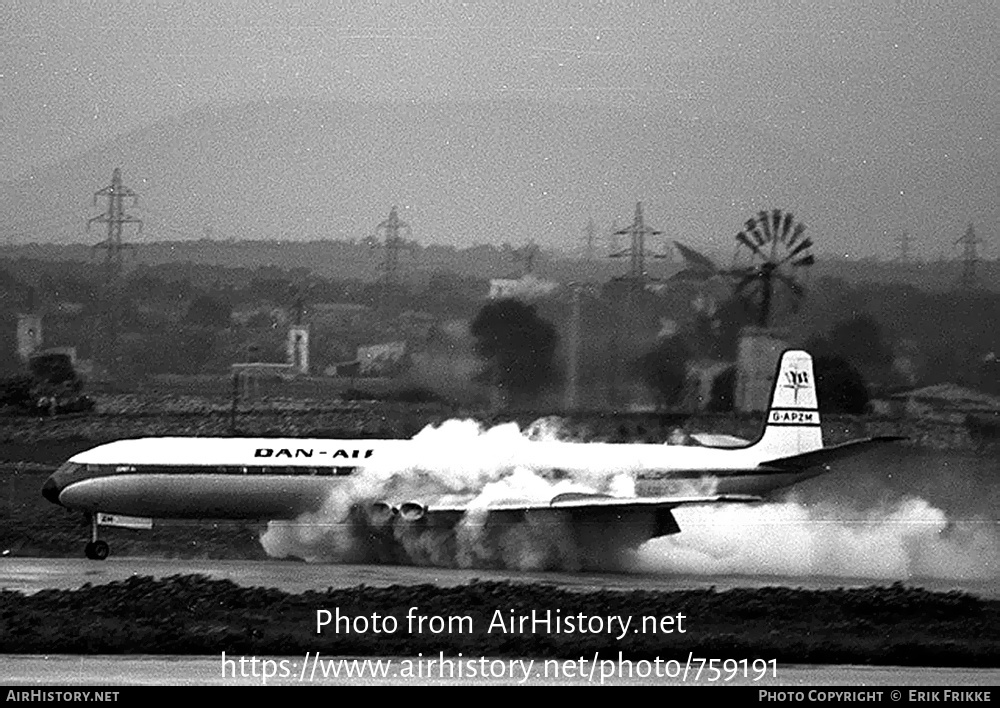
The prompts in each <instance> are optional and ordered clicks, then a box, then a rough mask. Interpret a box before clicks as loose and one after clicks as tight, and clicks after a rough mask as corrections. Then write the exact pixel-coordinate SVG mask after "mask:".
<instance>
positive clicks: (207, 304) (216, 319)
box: [184, 295, 233, 329]
mask: <svg viewBox="0 0 1000 708" xmlns="http://www.w3.org/2000/svg"><path fill="white" fill-rule="evenodd" d="M232 312H233V308H232V306H231V305H230V304H229V303H228V302H227V301H226V300H224V299H223V298H221V297H218V296H215V295H199V296H198V297H196V298H195V299H194V300H193V301H192V302H191V306H190V307H188V311H187V315H186V316H185V318H184V319H185V321H186V322H188V323H189V324H193V325H196V326H198V327H210V328H213V329H224V328H226V327H228V326H229V324H230V318H231V317H232Z"/></svg>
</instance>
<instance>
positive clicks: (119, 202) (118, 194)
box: [87, 167, 142, 289]
mask: <svg viewBox="0 0 1000 708" xmlns="http://www.w3.org/2000/svg"><path fill="white" fill-rule="evenodd" d="M99 197H105V198H107V200H108V208H107V211H105V212H104V213H103V214H99V215H98V216H95V217H93V218H90V219H87V230H88V231H89V230H90V226H91V224H98V223H100V224H107V225H108V237H107V238H106V239H104V240H103V241H101V242H100V243H97V244H95V245H94V248H95V249H97V248H101V249H104V250H105V251H106V255H105V259H104V269H105V276H104V283H105V286H106V287H108V288H110V289H114V288H115V287H116V286H117V285H118V279H119V278H120V277H121V274H122V270H123V256H124V251H125V250H126V249H128V248H132V246H130V245H128V244H126V243H124V242H123V241H122V231H123V228H124V226H125V224H138V225H139V230H138V232H137V235H138V234H141V233H142V219H139V218H136V217H134V216H131V215H129V214H127V213H125V205H124V201H125V198H126V197H128V198H130V199H131V200H132V206H137V205H138V204H139V195H138V194H136V193H135V192H133V191H132V190H131V189H129V188H128V187H126V186H125V185H123V184H122V171H121V168H120V167H116V168H115V169H114V171H113V172H112V173H111V184H110V185H108V186H107V187H105V188H104V189H99V190H98V191H96V192H94V206H97V200H98V198H99Z"/></svg>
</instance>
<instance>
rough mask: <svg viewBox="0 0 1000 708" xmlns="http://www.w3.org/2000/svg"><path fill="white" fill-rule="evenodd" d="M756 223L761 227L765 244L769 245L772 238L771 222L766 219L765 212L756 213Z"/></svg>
mask: <svg viewBox="0 0 1000 708" xmlns="http://www.w3.org/2000/svg"><path fill="white" fill-rule="evenodd" d="M757 221H758V222H760V225H761V226H762V227H763V229H764V236H766V237H767V242H768V243H770V242H771V239H772V238H774V237H773V236H772V235H771V222H770V220H769V219H768V218H767V212H766V211H763V210H761V211H759V212H757Z"/></svg>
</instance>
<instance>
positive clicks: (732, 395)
mask: <svg viewBox="0 0 1000 708" xmlns="http://www.w3.org/2000/svg"><path fill="white" fill-rule="evenodd" d="M735 400H736V367H735V366H730V367H728V368H727V369H726V370H725V371H723V372H722V373H721V374H719V375H718V376H716V377H715V380H714V381H713V382H712V393H711V394H710V396H709V401H708V410H710V411H712V412H713V413H728V412H730V411H732V410H733V406H734V402H735Z"/></svg>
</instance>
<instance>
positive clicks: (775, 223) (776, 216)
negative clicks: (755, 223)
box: [771, 209, 781, 238]
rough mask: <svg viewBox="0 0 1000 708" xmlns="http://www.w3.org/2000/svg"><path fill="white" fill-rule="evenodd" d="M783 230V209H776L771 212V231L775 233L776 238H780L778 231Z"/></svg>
mask: <svg viewBox="0 0 1000 708" xmlns="http://www.w3.org/2000/svg"><path fill="white" fill-rule="evenodd" d="M780 228H781V209H775V210H773V211H772V212H771V230H772V231H773V232H774V236H775V238H777V237H778V229H780Z"/></svg>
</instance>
